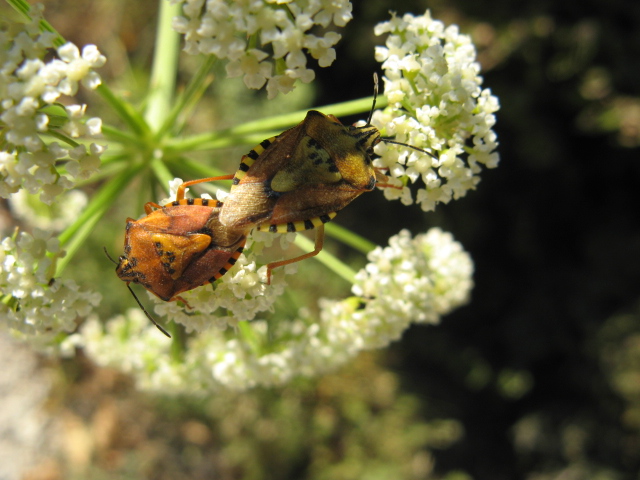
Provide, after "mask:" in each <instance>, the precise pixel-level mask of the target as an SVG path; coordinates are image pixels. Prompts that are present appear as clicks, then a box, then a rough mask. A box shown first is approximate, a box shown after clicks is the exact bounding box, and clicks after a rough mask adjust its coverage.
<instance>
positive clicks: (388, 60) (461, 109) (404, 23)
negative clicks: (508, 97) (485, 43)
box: [371, 11, 499, 211]
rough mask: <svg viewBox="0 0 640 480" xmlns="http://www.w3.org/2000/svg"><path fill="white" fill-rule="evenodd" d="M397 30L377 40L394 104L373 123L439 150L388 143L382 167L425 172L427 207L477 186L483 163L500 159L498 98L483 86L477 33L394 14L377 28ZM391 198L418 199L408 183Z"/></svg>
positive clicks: (408, 174)
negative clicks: (475, 39) (495, 127)
mask: <svg viewBox="0 0 640 480" xmlns="http://www.w3.org/2000/svg"><path fill="white" fill-rule="evenodd" d="M375 33H376V35H382V34H389V36H388V37H387V41H386V47H377V48H376V59H377V60H378V61H379V62H382V68H383V69H384V72H385V73H384V75H385V76H384V83H385V95H386V96H387V99H388V100H389V106H388V107H386V108H385V109H384V110H382V111H376V112H375V113H374V116H373V119H372V122H371V123H372V124H373V125H375V126H376V127H378V128H379V129H380V131H381V132H382V134H383V135H384V136H387V137H393V139H394V140H395V141H398V142H402V143H406V144H408V145H412V146H415V147H418V148H422V149H424V150H427V151H429V152H433V153H434V154H435V155H436V156H437V157H438V158H437V159H436V158H433V157H431V156H429V155H426V154H422V153H420V152H418V151H415V150H410V149H407V148H406V147H399V146H397V145H393V144H385V143H381V144H379V145H378V146H377V147H376V153H378V154H379V155H381V157H382V158H380V159H378V160H377V161H376V164H377V165H378V166H379V167H384V168H388V169H389V172H390V175H391V176H392V177H403V178H408V179H409V180H410V181H411V182H416V181H417V180H418V179H420V178H421V179H422V181H423V182H424V185H425V188H421V189H420V190H419V191H418V193H417V197H416V201H417V202H418V203H420V205H421V207H422V209H423V210H425V211H429V210H433V209H434V208H435V205H436V204H437V203H439V202H444V203H447V202H449V201H450V200H451V199H452V198H454V199H457V198H460V197H462V196H464V195H465V194H466V192H467V191H468V190H470V189H473V188H474V187H475V186H476V185H477V183H478V182H479V181H480V178H479V176H478V175H479V173H480V171H481V165H485V166H486V167H487V168H493V167H496V166H497V164H498V161H499V156H498V154H497V153H496V152H495V149H496V147H497V145H498V143H497V137H496V133H495V132H494V131H493V130H492V128H493V125H494V124H495V121H496V120H495V116H494V113H495V112H496V111H497V110H498V109H499V103H498V99H497V98H496V97H495V96H493V95H491V91H490V90H488V89H482V88H481V85H482V77H480V76H479V75H478V73H479V71H480V65H479V64H478V63H477V62H476V50H475V47H474V46H473V44H472V43H471V39H470V38H469V37H468V36H467V35H462V34H460V33H459V31H458V27H457V26H456V25H451V26H449V27H447V28H445V27H444V25H443V23H442V22H440V21H436V20H432V19H431V16H430V14H429V12H428V11H427V12H426V13H425V14H424V15H422V16H413V15H410V14H407V15H404V16H403V17H402V18H400V17H397V16H395V14H392V19H391V20H390V21H388V22H384V23H381V24H379V25H377V26H376V28H375ZM385 195H386V196H387V198H390V199H391V198H401V199H402V202H403V203H405V204H411V203H413V199H412V197H411V193H410V192H409V189H408V187H404V189H403V190H399V189H393V188H387V189H385Z"/></svg>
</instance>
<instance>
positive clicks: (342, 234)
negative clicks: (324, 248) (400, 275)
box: [324, 222, 376, 255]
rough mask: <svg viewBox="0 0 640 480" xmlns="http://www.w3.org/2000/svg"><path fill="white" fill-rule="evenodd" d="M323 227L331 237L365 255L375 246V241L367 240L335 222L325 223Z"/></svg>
mask: <svg viewBox="0 0 640 480" xmlns="http://www.w3.org/2000/svg"><path fill="white" fill-rule="evenodd" d="M324 228H325V231H326V232H327V235H329V236H330V237H331V238H335V239H336V240H338V241H340V242H342V243H344V244H345V245H349V246H350V247H351V248H354V249H356V250H358V251H360V252H362V253H364V254H365V255H366V254H367V253H369V252H370V251H371V250H373V249H374V248H376V244H375V243H373V242H371V241H369V240H367V239H366V238H364V237H361V236H360V235H358V234H357V233H353V232H352V231H351V230H348V229H346V228H344V227H342V226H340V225H338V224H337V223H333V222H332V223H327V224H326V225H325V226H324Z"/></svg>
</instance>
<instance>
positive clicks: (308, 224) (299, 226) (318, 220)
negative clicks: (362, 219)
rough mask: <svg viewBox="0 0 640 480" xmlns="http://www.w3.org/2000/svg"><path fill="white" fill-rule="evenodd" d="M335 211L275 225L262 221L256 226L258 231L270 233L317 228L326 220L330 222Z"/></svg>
mask: <svg viewBox="0 0 640 480" xmlns="http://www.w3.org/2000/svg"><path fill="white" fill-rule="evenodd" d="M336 215H337V212H330V213H328V214H326V215H321V216H320V217H313V218H310V219H308V220H300V221H297V222H289V223H281V224H277V225H270V224H268V223H263V224H261V225H258V226H257V227H256V230H258V231H259V232H271V233H292V232H303V231H305V230H311V229H312V228H318V227H319V226H321V225H324V224H325V223H327V222H330V221H331V220H333V219H334V218H335V216H336Z"/></svg>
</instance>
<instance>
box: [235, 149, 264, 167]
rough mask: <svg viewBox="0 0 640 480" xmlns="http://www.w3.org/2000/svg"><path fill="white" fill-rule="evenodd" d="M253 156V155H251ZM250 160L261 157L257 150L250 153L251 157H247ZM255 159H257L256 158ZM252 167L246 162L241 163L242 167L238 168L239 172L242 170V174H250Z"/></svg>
mask: <svg viewBox="0 0 640 480" xmlns="http://www.w3.org/2000/svg"><path fill="white" fill-rule="evenodd" d="M251 154H253V155H251ZM247 156H248V157H249V158H252V159H253V160H257V158H258V157H259V156H260V155H258V153H257V152H256V151H255V150H251V151H250V152H249V155H247ZM254 157H255V158H254ZM249 168H250V166H249V165H247V164H246V163H244V162H240V166H239V167H238V170H240V171H241V172H248V171H249Z"/></svg>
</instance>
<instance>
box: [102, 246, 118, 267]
mask: <svg viewBox="0 0 640 480" xmlns="http://www.w3.org/2000/svg"><path fill="white" fill-rule="evenodd" d="M102 248H104V254H105V255H106V256H107V258H108V259H109V260H111V263H113V264H114V265H118V262H116V261H115V260H114V259H113V258H111V255H109V252H107V247H102Z"/></svg>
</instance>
